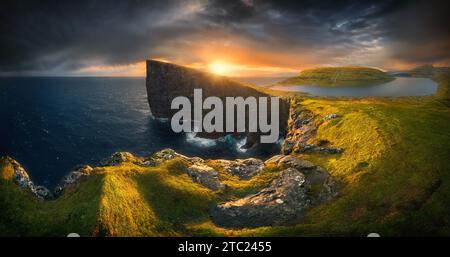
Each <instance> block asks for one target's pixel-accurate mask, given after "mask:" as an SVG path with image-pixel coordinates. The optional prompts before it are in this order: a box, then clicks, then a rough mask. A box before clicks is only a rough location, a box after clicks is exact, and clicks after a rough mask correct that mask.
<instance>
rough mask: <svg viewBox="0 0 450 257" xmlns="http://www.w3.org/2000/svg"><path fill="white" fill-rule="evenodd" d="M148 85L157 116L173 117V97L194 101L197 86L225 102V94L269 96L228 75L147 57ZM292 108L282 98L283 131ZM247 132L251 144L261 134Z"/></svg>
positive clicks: (229, 95) (174, 111)
mask: <svg viewBox="0 0 450 257" xmlns="http://www.w3.org/2000/svg"><path fill="white" fill-rule="evenodd" d="M146 86H147V95H148V102H149V105H150V110H151V112H152V114H153V115H154V117H156V118H171V117H172V115H173V114H174V113H176V112H177V111H178V110H171V108H170V105H171V102H172V100H173V99H174V98H175V97H177V96H185V97H188V98H189V99H190V100H191V102H193V98H194V89H202V90H203V99H205V98H206V97H209V96H216V97H219V98H221V99H222V100H223V101H224V102H225V97H237V96H241V97H244V98H246V97H249V96H254V97H263V96H268V95H267V94H265V93H263V92H260V91H258V90H256V89H254V88H251V87H248V86H245V85H243V84H241V83H239V82H236V81H232V80H230V79H228V78H226V77H222V76H217V75H213V74H210V73H206V72H201V71H198V70H195V69H191V68H187V67H183V66H179V65H175V64H171V63H164V62H159V61H155V60H148V61H147V81H146ZM288 112H289V104H288V102H287V101H285V100H281V101H280V113H279V114H280V115H279V116H280V131H284V130H285V128H286V124H287V119H288ZM247 118H248V117H247ZM246 134H247V135H248V137H247V140H248V144H246V145H247V146H251V145H252V144H253V143H254V142H256V140H257V139H258V138H259V136H258V133H256V135H255V134H254V133H252V134H249V133H246ZM223 135H224V133H202V134H200V135H199V136H202V137H210V138H216V137H220V136H223Z"/></svg>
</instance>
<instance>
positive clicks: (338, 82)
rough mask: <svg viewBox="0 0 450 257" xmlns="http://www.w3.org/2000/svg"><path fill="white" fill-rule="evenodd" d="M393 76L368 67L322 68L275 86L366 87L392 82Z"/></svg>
mask: <svg viewBox="0 0 450 257" xmlns="http://www.w3.org/2000/svg"><path fill="white" fill-rule="evenodd" d="M394 79H395V78H394V76H391V75H389V74H388V73H386V72H384V71H381V70H379V69H375V68H368V67H323V68H313V69H306V70H303V71H301V72H300V74H299V75H298V76H296V77H292V78H288V79H286V80H283V81H281V82H279V83H278V84H277V85H283V86H292V85H308V86H320V87H343V86H368V85H377V84H382V83H386V82H389V81H392V80H394Z"/></svg>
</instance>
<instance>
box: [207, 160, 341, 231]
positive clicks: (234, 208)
mask: <svg viewBox="0 0 450 257" xmlns="http://www.w3.org/2000/svg"><path fill="white" fill-rule="evenodd" d="M265 163H266V164H267V165H275V166H279V167H280V168H283V170H282V171H281V173H280V175H279V177H278V178H277V179H275V180H274V181H273V182H272V184H271V185H270V186H269V187H267V188H264V189H262V190H261V191H259V192H258V193H256V194H252V195H249V196H247V197H244V198H242V199H239V200H236V201H230V202H226V203H223V204H220V205H217V206H215V207H213V208H212V210H211V216H212V218H213V221H214V222H215V223H216V224H217V225H219V226H223V227H232V228H242V227H259V226H270V225H287V224H291V223H296V222H298V221H300V220H301V218H302V217H303V215H304V214H305V212H306V211H307V210H308V208H309V207H311V206H313V205H316V204H320V203H323V202H325V201H328V200H330V199H332V198H333V197H335V196H336V195H337V185H336V182H335V181H334V179H332V177H331V176H330V175H329V174H328V173H327V172H326V171H325V170H324V169H322V168H321V167H318V166H315V165H314V164H313V163H311V162H309V161H306V160H302V159H298V158H296V157H293V156H286V155H277V156H274V157H272V158H270V159H269V160H267V161H266V162H265Z"/></svg>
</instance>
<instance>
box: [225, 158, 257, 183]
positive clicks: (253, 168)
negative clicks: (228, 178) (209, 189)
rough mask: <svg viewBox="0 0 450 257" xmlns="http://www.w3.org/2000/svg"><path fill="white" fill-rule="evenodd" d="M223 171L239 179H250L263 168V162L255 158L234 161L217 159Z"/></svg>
mask: <svg viewBox="0 0 450 257" xmlns="http://www.w3.org/2000/svg"><path fill="white" fill-rule="evenodd" d="M217 162H218V163H219V165H222V167H223V169H224V171H226V172H229V173H231V174H233V175H235V176H238V177H239V178H241V179H250V178H252V177H254V176H256V175H258V174H259V173H260V172H261V171H262V170H263V169H264V162H263V161H262V160H260V159H256V158H248V159H237V160H234V161H229V160H218V161H217Z"/></svg>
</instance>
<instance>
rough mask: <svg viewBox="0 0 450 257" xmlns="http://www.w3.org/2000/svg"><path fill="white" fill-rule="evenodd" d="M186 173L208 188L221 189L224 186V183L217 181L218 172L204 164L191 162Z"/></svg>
mask: <svg viewBox="0 0 450 257" xmlns="http://www.w3.org/2000/svg"><path fill="white" fill-rule="evenodd" d="M187 173H188V174H189V176H190V177H191V178H192V180H193V181H195V182H197V183H199V184H202V185H203V186H205V187H207V188H209V189H212V190H221V189H224V188H225V185H224V184H222V183H221V182H220V181H219V173H218V172H217V171H216V170H214V169H213V168H211V167H209V166H207V165H205V164H201V163H196V164H193V165H191V166H189V167H188V169H187Z"/></svg>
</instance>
